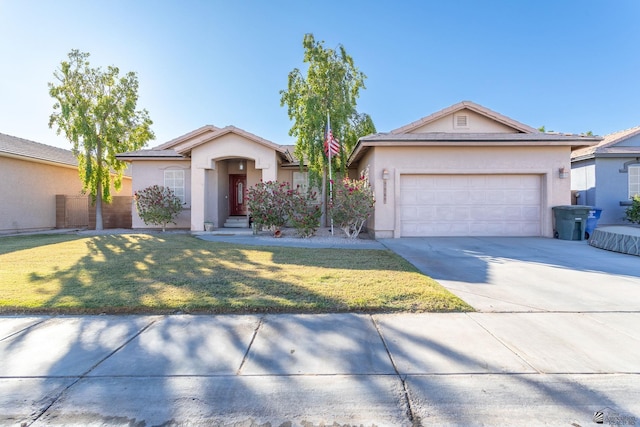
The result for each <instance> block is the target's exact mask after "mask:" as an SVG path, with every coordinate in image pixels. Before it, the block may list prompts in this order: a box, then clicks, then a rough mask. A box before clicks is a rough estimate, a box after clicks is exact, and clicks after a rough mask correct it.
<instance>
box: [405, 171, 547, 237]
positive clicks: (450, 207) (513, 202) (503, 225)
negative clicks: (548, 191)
mask: <svg viewBox="0 0 640 427" xmlns="http://www.w3.org/2000/svg"><path fill="white" fill-rule="evenodd" d="M540 203H541V179H540V177H539V176H537V175H401V177H400V218H401V235H402V236H539V235H540V234H541V211H540Z"/></svg>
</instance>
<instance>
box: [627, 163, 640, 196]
mask: <svg viewBox="0 0 640 427" xmlns="http://www.w3.org/2000/svg"><path fill="white" fill-rule="evenodd" d="M628 171H629V198H630V199H631V198H633V196H635V195H636V194H640V165H633V166H629V168H628Z"/></svg>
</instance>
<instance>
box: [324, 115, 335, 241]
mask: <svg viewBox="0 0 640 427" xmlns="http://www.w3.org/2000/svg"><path fill="white" fill-rule="evenodd" d="M330 131H331V118H330V117H329V112H328V111H327V135H326V137H325V141H328V142H329V144H331V141H329V140H328V138H329V132H330ZM331 151H332V150H331V147H330V146H329V150H328V156H329V201H330V202H333V178H332V173H331V169H332V167H331ZM329 219H330V221H331V235H332V236H333V216H332V215H329Z"/></svg>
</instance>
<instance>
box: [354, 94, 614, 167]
mask: <svg viewBox="0 0 640 427" xmlns="http://www.w3.org/2000/svg"><path fill="white" fill-rule="evenodd" d="M462 109H469V110H471V111H474V112H476V113H477V114H480V115H482V116H485V117H487V118H489V119H491V120H494V121H496V122H499V123H501V124H503V125H506V126H508V127H510V128H512V129H513V130H514V131H513V132H512V133H503V132H483V133H478V132H419V133H411V132H412V131H413V130H415V129H419V128H421V127H423V126H424V125H426V124H429V123H431V122H434V121H436V120H439V119H441V118H443V117H446V116H448V115H452V114H455V113H456V112H458V111H460V110H462ZM601 139H602V138H600V137H598V136H587V135H574V134H564V133H558V132H540V131H538V130H537V129H534V128H532V127H530V126H527V125H525V124H522V123H520V122H518V121H516V120H513V119H510V118H509V117H506V116H503V115H502V114H499V113H496V112H495V111H492V110H490V109H488V108H486V107H483V106H481V105H478V104H475V103H473V102H471V101H463V102H460V103H458V104H455V105H452V106H451V107H448V108H445V109H443V110H440V111H438V112H437V113H434V114H431V115H429V116H427V117H424V118H422V119H420V120H418V121H415V122H413V123H409V124H408V125H406V126H402V127H400V128H398V129H395V130H393V131H391V132H388V133H376V134H373V135H367V136H364V137H362V138H360V139H359V140H358V143H357V144H356V146H355V148H354V149H353V151H352V152H351V154H350V156H349V160H348V163H349V164H351V163H352V162H355V161H357V160H359V159H360V158H361V157H362V156H363V155H364V153H366V152H367V151H368V150H369V148H370V147H377V146H380V147H382V146H393V147H402V146H405V147H408V146H411V147H416V146H424V147H428V146H447V147H452V146H471V147H473V146H475V147H480V146H482V147H489V146H497V147H500V146H549V145H555V146H570V147H571V148H572V149H576V148H578V147H584V146H591V145H594V144H596V143H598V142H599V141H600V140H601Z"/></svg>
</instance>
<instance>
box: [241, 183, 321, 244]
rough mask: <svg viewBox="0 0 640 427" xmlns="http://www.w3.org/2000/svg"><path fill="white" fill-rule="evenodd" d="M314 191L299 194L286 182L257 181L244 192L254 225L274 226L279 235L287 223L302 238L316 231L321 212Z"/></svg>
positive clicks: (271, 227) (272, 227)
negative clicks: (281, 228)
mask: <svg viewBox="0 0 640 427" xmlns="http://www.w3.org/2000/svg"><path fill="white" fill-rule="evenodd" d="M315 200H316V195H315V193H310V194H306V193H302V192H300V191H298V189H295V190H293V189H291V186H290V185H289V183H288V182H284V183H279V182H277V181H267V182H259V183H258V184H256V185H255V186H254V187H251V188H249V190H248V192H247V207H248V208H249V212H251V218H252V220H253V222H254V223H255V224H256V226H257V227H260V228H262V227H266V228H270V229H273V230H274V232H275V233H276V235H278V233H279V230H280V227H283V226H284V225H286V224H287V223H291V225H292V226H293V227H294V228H295V229H296V231H297V232H298V234H299V235H301V236H302V237H310V236H313V235H314V234H315V233H316V230H317V229H318V226H319V224H320V222H319V221H320V216H321V214H322V212H321V210H320V206H318V205H316V204H315Z"/></svg>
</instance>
